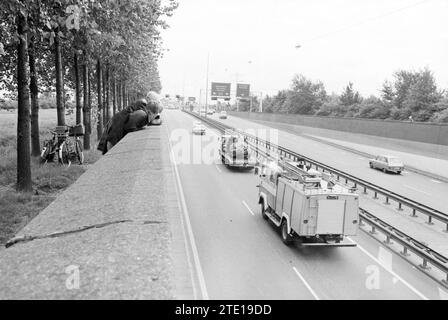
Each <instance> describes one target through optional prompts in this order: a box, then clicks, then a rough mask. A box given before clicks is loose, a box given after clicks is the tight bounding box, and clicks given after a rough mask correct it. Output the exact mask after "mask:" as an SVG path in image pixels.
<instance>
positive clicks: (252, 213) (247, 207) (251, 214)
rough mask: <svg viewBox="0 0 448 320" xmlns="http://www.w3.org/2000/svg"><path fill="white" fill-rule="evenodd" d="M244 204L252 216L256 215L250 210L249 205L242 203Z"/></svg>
mask: <svg viewBox="0 0 448 320" xmlns="http://www.w3.org/2000/svg"><path fill="white" fill-rule="evenodd" d="M241 202H242V203H243V204H244V206H245V207H246V208H247V210H249V212H250V214H251V215H253V216H254V215H255V214H254V213H253V212H252V210H250V208H249V206H248V205H247V203H246V202H245V201H244V200H243V201H241Z"/></svg>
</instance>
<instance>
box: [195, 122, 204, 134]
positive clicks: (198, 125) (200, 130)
mask: <svg viewBox="0 0 448 320" xmlns="http://www.w3.org/2000/svg"><path fill="white" fill-rule="evenodd" d="M205 131H206V129H205V126H204V125H203V124H202V122H199V121H197V122H195V123H194V126H193V134H200V135H203V134H205Z"/></svg>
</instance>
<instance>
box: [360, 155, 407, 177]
mask: <svg viewBox="0 0 448 320" xmlns="http://www.w3.org/2000/svg"><path fill="white" fill-rule="evenodd" d="M369 165H370V168H373V169H380V170H383V172H395V173H398V174H400V173H401V172H402V171H403V170H404V164H403V161H401V160H400V159H399V158H398V157H395V156H388V155H379V156H376V157H375V158H374V159H369Z"/></svg>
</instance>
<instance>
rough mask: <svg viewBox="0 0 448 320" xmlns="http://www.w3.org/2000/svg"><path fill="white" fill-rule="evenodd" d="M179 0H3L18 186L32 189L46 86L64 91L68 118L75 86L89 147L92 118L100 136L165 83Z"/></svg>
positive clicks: (2, 46)
mask: <svg viewBox="0 0 448 320" xmlns="http://www.w3.org/2000/svg"><path fill="white" fill-rule="evenodd" d="M177 6H178V4H177V2H176V1H175V0H166V1H164V4H163V5H162V3H161V0H126V1H125V0H2V1H1V3H0V34H1V35H2V37H1V38H0V89H3V90H6V91H8V92H17V101H18V124H17V189H18V190H22V191H31V190H32V181H31V169H30V168H31V166H30V160H31V157H30V155H31V154H32V155H35V156H38V155H39V153H40V141H39V92H42V91H53V90H54V91H55V92H56V109H57V124H58V125H60V126H62V125H65V124H66V122H65V92H64V91H65V90H66V89H67V88H69V89H73V90H74V92H75V101H76V103H75V105H76V107H75V108H76V123H83V124H84V126H85V128H86V135H85V136H84V148H85V149H89V148H90V139H91V137H90V134H91V121H92V119H96V124H97V135H98V137H99V136H101V133H102V130H103V126H104V124H105V123H106V122H107V121H108V120H109V119H110V117H111V116H112V115H113V114H114V113H115V112H116V111H117V110H120V109H121V108H123V107H124V106H126V105H127V104H128V103H129V102H130V101H131V100H133V99H136V98H138V97H139V96H141V95H143V94H145V93H147V92H148V91H150V90H153V91H157V92H159V91H160V89H161V84H160V80H159V75H158V68H157V61H158V59H159V58H160V57H161V55H162V51H163V50H162V48H161V44H162V41H161V37H160V30H161V29H164V28H166V27H167V24H166V22H165V21H164V17H167V16H171V15H172V13H173V11H174V10H175V9H176V8H177ZM92 100H93V101H95V102H96V103H95V105H94V106H93V105H92ZM92 113H96V114H92ZM30 139H31V143H30Z"/></svg>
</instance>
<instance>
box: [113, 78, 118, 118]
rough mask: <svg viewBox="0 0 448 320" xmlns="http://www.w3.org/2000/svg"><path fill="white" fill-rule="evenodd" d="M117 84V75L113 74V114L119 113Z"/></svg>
mask: <svg viewBox="0 0 448 320" xmlns="http://www.w3.org/2000/svg"><path fill="white" fill-rule="evenodd" d="M116 87H117V84H116V83H115V77H113V76H112V116H114V115H115V113H117V88H116Z"/></svg>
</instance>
